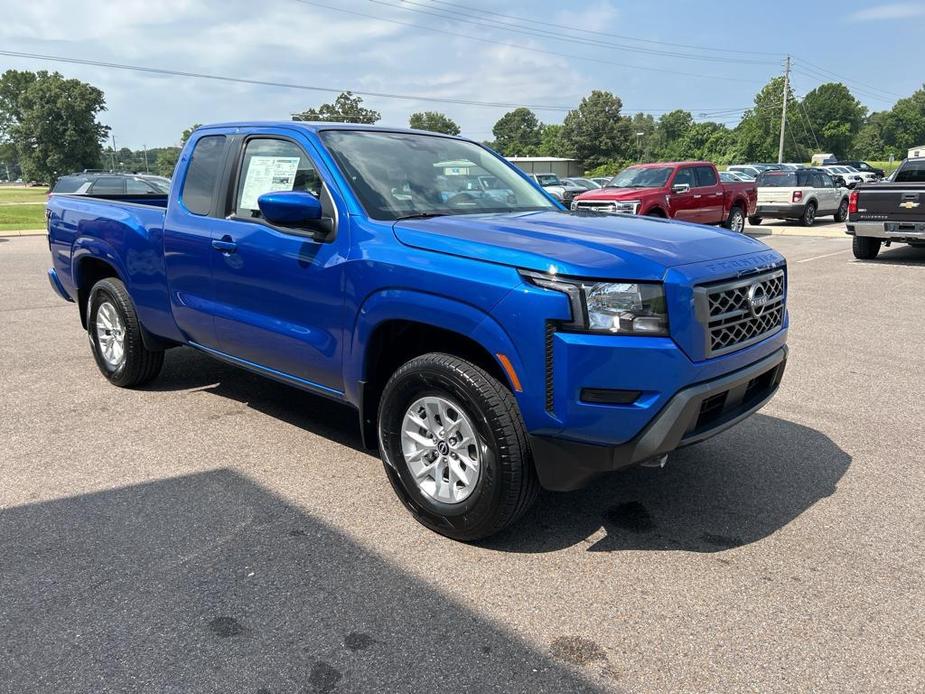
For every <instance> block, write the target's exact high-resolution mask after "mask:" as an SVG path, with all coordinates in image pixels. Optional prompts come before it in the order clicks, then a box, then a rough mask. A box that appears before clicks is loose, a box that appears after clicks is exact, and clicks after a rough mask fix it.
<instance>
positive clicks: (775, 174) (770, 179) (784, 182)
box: [758, 171, 797, 188]
mask: <svg viewBox="0 0 925 694" xmlns="http://www.w3.org/2000/svg"><path fill="white" fill-rule="evenodd" d="M758 187H759V188H796V187H797V174H796V172H795V171H766V172H764V173H763V174H761V175H760V176H759V177H758Z"/></svg>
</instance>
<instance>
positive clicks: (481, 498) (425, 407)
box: [379, 353, 539, 542]
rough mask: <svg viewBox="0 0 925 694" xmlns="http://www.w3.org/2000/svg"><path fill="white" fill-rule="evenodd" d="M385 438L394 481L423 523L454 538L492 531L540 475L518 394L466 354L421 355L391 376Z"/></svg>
mask: <svg viewBox="0 0 925 694" xmlns="http://www.w3.org/2000/svg"><path fill="white" fill-rule="evenodd" d="M379 447H380V452H381V454H382V459H383V463H384V464H385V470H386V474H387V475H388V477H389V481H390V482H391V483H392V488H393V489H394V490H395V493H396V494H397V495H398V497H399V498H400V499H401V501H402V503H404V505H405V506H406V508H407V509H408V510H409V511H410V512H411V514H412V515H413V516H414V518H415V519H416V520H417V521H418V522H420V523H421V524H422V525H424V526H426V527H428V528H430V529H431V530H434V531H436V532H438V533H440V534H442V535H446V536H447V537H450V538H453V539H455V540H462V541H466V542H469V541H473V540H479V539H482V538H485V537H488V536H489V535H493V534H495V533H497V532H498V531H500V530H502V529H503V528H505V527H507V526H508V525H510V524H511V523H513V522H514V521H516V520H517V519H518V518H519V517H520V516H521V515H523V513H524V512H525V511H526V510H527V509H528V508H529V507H530V505H531V504H532V503H533V501H534V500H535V498H536V495H537V492H538V489H539V482H538V480H537V477H536V471H535V470H534V467H533V460H532V458H531V455H530V448H529V444H528V442H527V437H526V433H525V431H524V425H523V421H522V420H521V417H520V412H519V410H518V409H517V403H516V401H515V400H514V396H513V394H512V393H511V392H510V391H509V390H508V389H507V388H506V387H504V385H502V384H501V383H500V382H499V381H498V380H497V379H495V378H494V377H493V376H491V375H490V374H489V373H488V372H486V371H485V370H484V369H482V368H480V367H478V366H476V365H474V364H472V363H470V362H468V361H465V360H463V359H460V358H458V357H455V356H452V355H449V354H441V353H431V354H425V355H422V356H420V357H416V358H414V359H412V360H411V361H409V362H408V363H406V364H405V365H404V366H402V367H401V368H399V369H398V370H397V371H396V372H395V373H394V374H393V375H392V377H391V378H390V379H389V382H388V383H387V384H386V386H385V389H384V391H383V393H382V400H381V401H380V404H379Z"/></svg>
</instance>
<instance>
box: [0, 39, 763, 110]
mask: <svg viewBox="0 0 925 694" xmlns="http://www.w3.org/2000/svg"><path fill="white" fill-rule="evenodd" d="M0 55H5V56H9V57H12V58H27V59H31V60H42V61H47V62H52V63H67V64H72V65H88V66H91V67H103V68H111V69H115V70H126V71H130V72H140V73H145V74H152V75H167V76H171V77H189V78H194V79H207V80H214V81H218V82H229V83H234V84H249V85H255V86H264V87H276V88H281V89H296V90H300V91H313V92H322V93H329V94H341V93H343V92H348V91H349V92H351V93H352V94H356V95H358V96H367V97H374V98H383V99H397V100H402V101H426V102H437V103H447V104H458V105H463V106H481V107H487V108H529V109H532V110H535V111H557V112H563V113H564V112H568V111H571V110H573V109H574V108H575V107H574V106H554V105H550V104H516V103H506V102H500V101H476V100H473V99H462V98H453V97H433V96H421V95H417V94H394V93H389V92H373V91H366V90H358V89H349V88H343V87H323V86H317V85H308V84H297V83H292V82H276V81H270V80H258V79H249V78H241V77H230V76H228V75H214V74H209V73H201V72H192V71H187V70H171V69H168V68H158V67H150V66H145V65H130V64H125V63H115V62H109V61H102V60H93V59H90V58H73V57H69V56H61V55H50V54H42V53H28V52H25V51H9V50H5V49H0ZM676 110H678V109H676V108H627V107H624V108H623V111H624V112H625V113H627V114H632V113H654V114H664V113H670V112H671V111H676ZM745 110H748V109H747V108H746V109H726V108H717V109H690V111H691V112H698V113H703V114H706V115H710V114H712V113H714V112H716V113H717V114H722V113H725V112H730V111H731V112H739V111H745Z"/></svg>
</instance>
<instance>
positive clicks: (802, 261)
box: [797, 248, 851, 263]
mask: <svg viewBox="0 0 925 694" xmlns="http://www.w3.org/2000/svg"><path fill="white" fill-rule="evenodd" d="M850 250H851V249H850V248H845V249H844V250H841V251H835V252H834V253H826V254H824V255H814V256H813V257H812V258H803V260H798V261H797V262H798V263H808V262H810V261H811V260H819V259H820V258H830V257H832V256H833V255H841V254H842V253H847V252H848V251H850Z"/></svg>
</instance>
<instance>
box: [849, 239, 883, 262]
mask: <svg viewBox="0 0 925 694" xmlns="http://www.w3.org/2000/svg"><path fill="white" fill-rule="evenodd" d="M851 250H852V252H853V253H854V257H855V258H857V259H858V260H873V259H874V258H876V257H877V254H878V253H879V252H880V239H875V238H872V237H870V236H855V237H854V240H853V241H852V242H851Z"/></svg>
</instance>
